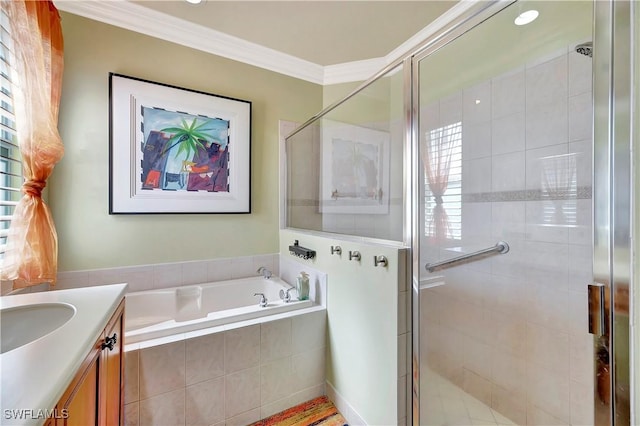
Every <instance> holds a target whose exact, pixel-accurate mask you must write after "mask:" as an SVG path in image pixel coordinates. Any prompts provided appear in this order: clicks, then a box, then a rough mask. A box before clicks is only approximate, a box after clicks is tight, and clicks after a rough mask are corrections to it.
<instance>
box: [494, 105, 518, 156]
mask: <svg viewBox="0 0 640 426" xmlns="http://www.w3.org/2000/svg"><path fill="white" fill-rule="evenodd" d="M524 150H525V115H524V113H523V112H519V113H515V114H511V115H506V116H504V117H499V118H496V119H494V120H493V121H492V122H491V154H493V155H499V154H506V153H509V152H517V151H524Z"/></svg>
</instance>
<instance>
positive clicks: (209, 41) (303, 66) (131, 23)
mask: <svg viewBox="0 0 640 426" xmlns="http://www.w3.org/2000/svg"><path fill="white" fill-rule="evenodd" d="M479 1H482V0H461V1H459V2H458V3H456V4H455V5H454V6H453V7H451V9H449V10H448V11H447V12H445V13H444V14H442V15H441V16H439V17H438V18H437V19H436V20H434V21H433V22H432V23H431V24H429V25H428V26H426V27H425V28H423V29H422V30H420V31H418V32H417V33H416V34H415V35H413V36H412V37H411V38H410V39H408V40H407V41H405V42H404V43H402V44H401V45H400V46H398V47H397V48H395V49H394V50H393V51H391V52H390V53H389V54H387V55H386V56H384V57H382V58H372V59H365V60H362V61H353V62H345V63H342V64H336V65H327V66H322V65H319V64H315V63H313V62H309V61H305V60H304V59H300V58H298V57H295V56H292V55H288V54H286V53H282V52H280V51H277V50H274V49H270V48H268V47H264V46H261V45H259V44H256V43H252V42H249V41H246V40H243V39H241V38H238V37H234V36H231V35H229V34H225V33H222V32H220V31H216V30H213V29H211V28H208V27H205V26H202V25H198V24H194V23H192V22H188V21H185V20H183V19H180V18H176V17H173V16H170V15H166V14H164V13H161V12H157V11H155V10H152V9H148V8H146V7H144V6H140V5H138V4H135V3H131V2H129V1H126V0H115V1H104V0H103V1H95V0H89V1H86V0H55V5H56V7H57V8H58V9H59V10H62V11H64V12H69V13H73V14H75V15H80V16H83V17H85V18H89V19H93V20H96V21H99V22H103V23H105V24H110V25H114V26H117V27H120V28H125V29H127V30H131V31H135V32H138V33H142V34H146V35H148V36H151V37H156V38H159V39H162V40H166V41H169V42H172V43H177V44H180V45H183V46H187V47H190V48H193V49H197V50H201V51H203V52H207V53H211V54H213V55H217V56H222V57H224V58H228V59H232V60H235V61H239V62H243V63H245V64H249V65H253V66H256V67H259V68H264V69H267V70H270V71H274V72H277V73H280V74H284V75H288V76H290V77H294V78H299V79H301V80H305V81H309V82H311V83H315V84H320V85H330V84H339V83H349V82H360V81H366V80H368V79H369V78H371V77H372V76H373V75H375V74H376V73H377V72H379V71H380V70H381V69H383V68H384V67H386V66H388V65H390V64H391V63H393V62H395V61H397V60H398V59H400V58H402V57H404V56H406V55H407V54H408V53H409V52H411V51H412V50H415V49H416V48H417V47H418V46H420V44H422V43H424V42H425V41H426V40H427V39H428V38H429V37H431V36H433V35H434V34H436V33H437V32H438V31H439V30H441V29H442V28H444V27H445V26H446V25H447V24H448V23H450V22H452V21H453V20H454V19H456V18H457V17H459V16H460V15H462V14H463V13H465V12H466V11H467V10H469V9H470V8H472V7H473V6H474V5H476V4H477V3H478V2H479Z"/></svg>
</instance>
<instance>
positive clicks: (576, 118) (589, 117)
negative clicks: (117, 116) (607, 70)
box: [568, 92, 593, 141]
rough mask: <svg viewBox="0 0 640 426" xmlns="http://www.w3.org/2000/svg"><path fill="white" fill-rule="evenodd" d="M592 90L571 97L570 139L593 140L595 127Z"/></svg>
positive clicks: (569, 107)
mask: <svg viewBox="0 0 640 426" xmlns="http://www.w3.org/2000/svg"><path fill="white" fill-rule="evenodd" d="M592 105H593V102H592V99H591V92H586V93H583V94H580V95H576V96H573V97H571V98H569V104H568V120H569V141H578V140H584V139H588V140H591V137H592V136H591V135H592V129H593V108H592Z"/></svg>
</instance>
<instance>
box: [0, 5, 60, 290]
mask: <svg viewBox="0 0 640 426" xmlns="http://www.w3.org/2000/svg"><path fill="white" fill-rule="evenodd" d="M2 8H3V9H5V10H6V13H7V15H8V17H9V22H10V25H11V38H12V39H13V52H14V56H13V58H12V63H11V65H12V66H13V71H14V77H15V80H16V81H17V83H18V84H17V86H18V90H15V91H14V104H15V112H16V114H15V115H16V126H17V135H18V142H19V144H20V152H21V154H22V164H23V174H24V180H25V182H24V184H23V186H22V192H23V194H24V195H23V197H22V199H21V200H20V202H19V203H18V205H17V206H16V209H15V211H14V215H13V219H12V221H11V227H10V229H9V236H8V238H7V250H6V252H5V257H4V259H3V261H2V262H3V263H2V264H1V265H0V266H1V268H0V279H2V280H11V281H13V288H22V287H28V286H31V285H36V284H41V283H45V282H48V283H51V284H55V282H56V273H57V269H58V237H57V235H56V230H55V226H54V224H53V219H52V217H51V212H50V211H49V207H48V206H47V205H46V204H45V203H44V201H43V200H42V197H41V193H42V189H43V188H44V187H45V185H46V182H47V178H48V177H49V175H51V172H52V170H53V167H54V166H55V164H56V163H57V162H58V161H59V160H60V159H61V158H62V155H63V153H64V148H63V146H62V141H61V140H60V135H59V134H58V108H59V105H60V94H61V91H62V68H63V54H62V53H63V42H62V28H61V26H60V15H59V14H58V11H57V9H56V8H55V6H54V5H53V3H52V2H51V1H21V0H12V1H4V0H3V1H2Z"/></svg>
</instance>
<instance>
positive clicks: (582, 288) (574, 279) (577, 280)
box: [568, 244, 593, 293]
mask: <svg viewBox="0 0 640 426" xmlns="http://www.w3.org/2000/svg"><path fill="white" fill-rule="evenodd" d="M592 264H593V248H592V246H591V245H573V244H570V245H569V280H568V288H569V290H570V291H571V292H575V293H587V284H589V283H591V281H592V279H593V271H592V269H593V268H592Z"/></svg>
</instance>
